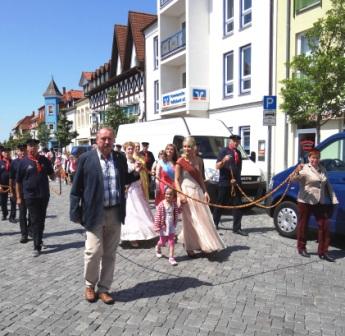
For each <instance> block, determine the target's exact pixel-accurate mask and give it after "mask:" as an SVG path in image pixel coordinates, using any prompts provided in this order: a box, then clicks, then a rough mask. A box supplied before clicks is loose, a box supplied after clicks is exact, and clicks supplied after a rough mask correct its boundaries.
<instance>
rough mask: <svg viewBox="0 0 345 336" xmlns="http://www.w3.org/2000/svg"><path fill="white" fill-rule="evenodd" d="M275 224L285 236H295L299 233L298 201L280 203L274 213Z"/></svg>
mask: <svg viewBox="0 0 345 336" xmlns="http://www.w3.org/2000/svg"><path fill="white" fill-rule="evenodd" d="M273 219H274V225H275V227H276V229H277V231H278V232H279V234H281V235H282V236H284V237H290V238H295V237H296V235H297V220H298V211H297V205H296V203H293V202H290V201H285V202H282V203H280V204H279V205H278V206H277V207H276V208H275V209H274V213H273Z"/></svg>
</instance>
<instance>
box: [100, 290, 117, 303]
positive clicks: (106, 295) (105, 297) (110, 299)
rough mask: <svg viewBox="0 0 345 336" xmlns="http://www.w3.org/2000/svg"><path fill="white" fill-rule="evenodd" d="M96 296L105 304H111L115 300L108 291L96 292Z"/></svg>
mask: <svg viewBox="0 0 345 336" xmlns="http://www.w3.org/2000/svg"><path fill="white" fill-rule="evenodd" d="M98 297H99V298H100V300H102V301H103V302H104V303H105V304H113V303H114V302H115V300H114V298H113V297H112V296H111V295H110V294H109V293H98Z"/></svg>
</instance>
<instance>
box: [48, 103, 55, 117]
mask: <svg viewBox="0 0 345 336" xmlns="http://www.w3.org/2000/svg"><path fill="white" fill-rule="evenodd" d="M53 114H54V109H53V105H48V115H53Z"/></svg>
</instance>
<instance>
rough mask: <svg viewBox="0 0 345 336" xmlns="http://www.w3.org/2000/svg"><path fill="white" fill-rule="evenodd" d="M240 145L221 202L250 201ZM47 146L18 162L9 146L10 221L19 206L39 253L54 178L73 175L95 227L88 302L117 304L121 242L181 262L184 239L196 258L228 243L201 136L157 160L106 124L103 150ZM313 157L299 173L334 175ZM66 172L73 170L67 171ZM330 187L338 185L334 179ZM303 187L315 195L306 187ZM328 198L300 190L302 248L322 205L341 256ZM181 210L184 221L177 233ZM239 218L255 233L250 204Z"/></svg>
mask: <svg viewBox="0 0 345 336" xmlns="http://www.w3.org/2000/svg"><path fill="white" fill-rule="evenodd" d="M239 143H240V137H239V136H238V135H231V136H230V139H229V145H228V146H227V147H225V148H223V149H222V150H221V151H220V152H219V155H218V158H217V163H216V168H217V169H219V172H220V178H219V192H218V198H217V200H216V202H217V204H220V205H231V204H232V205H240V204H241V195H240V194H239V191H238V190H236V188H234V185H235V184H236V183H237V184H240V183H241V169H242V157H241V154H240V152H239V150H238V149H237V147H238V145H239ZM38 145H39V143H38V141H37V140H34V139H30V140H28V141H27V142H26V144H21V145H19V146H18V149H17V158H16V159H14V160H13V161H12V160H11V158H10V155H9V152H10V151H9V149H7V148H3V147H2V148H0V155H1V156H0V184H1V186H0V188H1V189H0V194H1V209H2V215H3V217H2V219H3V220H6V219H7V216H8V214H10V215H9V220H10V221H11V222H16V205H18V206H19V221H20V231H21V240H20V242H21V243H26V242H28V240H29V236H31V237H32V240H33V248H34V249H33V256H35V257H37V256H39V255H40V253H41V249H42V245H43V232H44V226H45V217H46V210H47V206H48V202H49V178H50V179H51V180H53V179H54V178H55V176H56V174H58V175H59V176H60V177H61V178H65V179H66V183H68V182H69V181H71V182H72V187H71V192H70V210H69V211H70V219H71V221H73V222H76V223H80V224H81V225H82V226H83V227H84V228H85V230H86V241H85V250H84V279H85V298H86V300H87V301H89V302H95V301H96V300H97V298H99V299H101V300H102V301H103V302H104V303H106V304H111V303H113V302H114V299H113V296H112V295H111V293H110V288H111V284H112V281H113V273H114V268H115V257H116V250H117V247H118V245H119V244H120V243H126V242H128V243H129V244H130V245H131V246H132V247H134V248H138V247H140V245H141V244H142V243H143V242H144V241H152V242H153V243H154V244H155V255H156V256H157V258H162V257H163V248H164V247H165V246H166V245H168V248H169V249H168V262H169V263H170V264H171V265H173V266H176V265H177V261H176V258H175V244H176V241H179V242H181V243H182V244H183V247H184V250H185V251H186V254H187V255H188V256H189V257H190V258H194V257H196V256H198V255H205V256H213V255H215V254H216V253H217V252H219V251H221V250H223V249H224V248H225V244H224V242H223V241H222V239H221V238H220V236H219V234H218V232H217V231H218V229H219V223H220V219H221V216H222V208H220V207H215V208H214V210H213V213H212V212H211V210H210V207H209V205H208V203H209V202H210V196H209V194H208V192H207V189H206V185H205V182H204V180H205V178H204V167H203V160H202V159H201V158H200V156H199V155H198V149H197V144H196V142H195V139H194V138H193V137H186V138H185V139H184V140H183V148H182V151H181V152H180V153H179V151H178V150H177V148H176V146H175V145H174V144H167V145H166V146H165V148H164V149H162V150H161V151H160V152H159V156H158V158H157V160H155V157H154V155H153V154H152V153H151V152H150V151H149V150H148V148H149V143H148V142H142V143H141V146H140V143H136V142H131V141H128V142H126V143H124V144H122V146H119V145H115V134H114V131H113V129H112V128H110V127H103V128H101V129H100V130H99V131H98V133H97V137H96V144H95V146H94V149H93V150H91V151H88V152H86V153H84V154H82V155H81V156H80V157H79V158H78V160H76V158H73V157H72V156H70V155H69V154H68V153H64V154H60V153H55V152H54V151H49V150H46V149H43V150H42V151H41V152H39V151H38ZM121 148H122V149H123V151H121ZM316 154H317V153H316ZM316 154H315V153H314V156H315V155H316ZM312 158H313V157H312ZM310 162H311V163H310V165H308V166H302V165H301V166H299V168H298V169H297V172H298V174H297V175H296V176H295V179H298V180H300V181H306V179H307V178H306V176H309V175H310V173H308V172H307V169H310V168H311V169H312V170H313V169H317V171H318V172H319V173H318V174H319V175H317V176H319V177H320V179H322V180H323V181H327V178H326V174H325V172H324V171H323V170H322V169H321V168H319V167H318V165H317V164H318V162H317V160H315V159H314V161H313V160H312V159H311V160H310ZM315 162H316V163H315ZM313 163H315V167H314V165H313ZM312 167H314V168H312ZM61 171H65V172H67V173H65V175H63V174H61ZM304 171H306V173H304ZM308 174H309V175H308ZM66 175H67V176H66ZM314 179H315V176H314ZM307 180H308V179H307ZM151 182H153V183H154V186H155V187H154V189H155V193H154V204H155V211H153V213H154V215H153V214H152V211H151V208H150V203H149V199H150V184H151ZM324 185H325V186H327V188H329V184H327V183H326V182H325V183H324ZM7 186H8V188H6V187H7ZM325 188H326V187H325ZM301 190H302V191H301V192H304V193H305V188H304V187H303V185H302V188H301ZM327 190H329V189H327ZM329 192H330V194H331V195H332V197H333V198H331V199H328V200H327V201H329V202H330V203H331V204H332V203H335V202H336V199H335V198H334V197H335V195H334V194H332V190H329ZM301 195H302V194H301ZM151 196H152V195H151ZM8 197H9V198H10V211H9V212H8V209H7V207H8ZM151 198H152V197H151ZM320 202H321V203H324V201H323V200H321V201H320V200H319V202H316V203H315V202H314V203H315V204H316V206H314V205H313V204H314V203H313V204H312V205H308V203H310V202H309V201H308V200H307V201H305V198H303V197H302V196H300V198H299V208H300V212H301V214H302V215H301V216H300V221H299V229H298V252H299V253H300V254H301V255H302V256H308V254H307V252H306V248H305V246H306V240H305V230H306V229H305V228H306V225H307V224H306V223H307V221H308V219H309V214H310V213H314V214H316V216H318V218H319V222H320V227H322V229H321V231H322V232H321V233H320V235H319V240H320V242H319V244H320V247H319V255H320V258H322V259H325V260H327V261H332V260H331V258H330V257H329V255H328V254H327V249H328V244H329V235H328V231H327V225H328V224H327V222H328V216H329V215H330V213H329V207H327V206H326V205H325V206H324V207H323V208H322V211H321V212H320V215H319V211H318V209H320V208H318V207H317V205H318V204H319V203H320ZM180 215H181V219H182V225H181V231H180V232H179V234H178V236H177V222H178V220H179V216H180ZM233 217H234V220H233V232H234V233H236V234H239V235H242V236H247V235H248V233H247V232H246V231H243V230H242V227H241V219H242V210H241V209H238V208H237V209H234V211H233Z"/></svg>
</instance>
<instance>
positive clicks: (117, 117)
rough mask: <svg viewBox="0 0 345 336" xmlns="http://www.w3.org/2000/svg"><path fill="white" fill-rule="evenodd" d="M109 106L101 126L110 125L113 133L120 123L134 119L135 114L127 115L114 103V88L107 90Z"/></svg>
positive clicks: (130, 121) (127, 122)
mask: <svg viewBox="0 0 345 336" xmlns="http://www.w3.org/2000/svg"><path fill="white" fill-rule="evenodd" d="M108 102H109V106H108V108H107V109H106V110H105V113H104V123H103V125H102V126H110V127H112V128H113V129H114V131H115V134H116V133H117V129H118V128H119V126H120V125H122V124H129V123H133V122H135V121H136V119H137V118H136V116H131V115H127V114H126V113H125V111H124V110H123V108H121V107H120V106H119V105H117V103H116V90H109V91H108Z"/></svg>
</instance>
